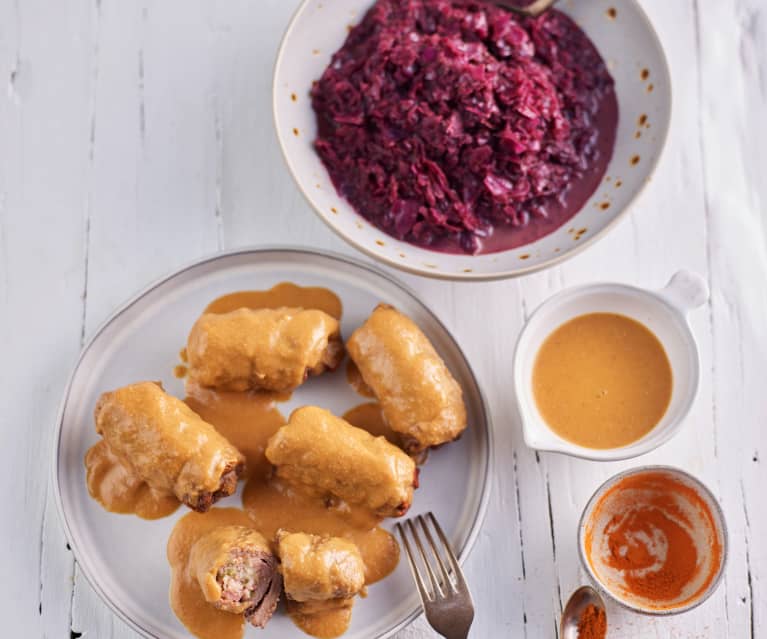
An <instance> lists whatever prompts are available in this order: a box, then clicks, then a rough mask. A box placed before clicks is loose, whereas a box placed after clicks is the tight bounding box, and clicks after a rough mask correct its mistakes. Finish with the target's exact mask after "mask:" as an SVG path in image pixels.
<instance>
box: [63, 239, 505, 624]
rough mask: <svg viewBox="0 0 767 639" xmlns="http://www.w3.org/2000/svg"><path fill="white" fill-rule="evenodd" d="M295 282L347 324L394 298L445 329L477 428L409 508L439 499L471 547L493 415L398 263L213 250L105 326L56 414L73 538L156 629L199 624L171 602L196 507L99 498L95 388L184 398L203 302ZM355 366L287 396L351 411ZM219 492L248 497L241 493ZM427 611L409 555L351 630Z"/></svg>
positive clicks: (438, 342)
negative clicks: (182, 376)
mask: <svg viewBox="0 0 767 639" xmlns="http://www.w3.org/2000/svg"><path fill="white" fill-rule="evenodd" d="M284 281H291V282H295V283H297V284H300V285H305V286H324V287H327V288H329V289H331V290H332V291H334V292H335V293H336V294H337V295H338V296H339V297H340V298H341V300H342V302H343V305H344V312H343V319H342V331H343V335H344V337H348V336H349V335H350V334H351V332H352V331H353V330H354V328H355V327H357V326H359V325H360V324H361V323H362V322H363V321H364V320H365V318H366V317H367V316H368V315H369V314H370V312H371V311H372V310H373V308H374V307H375V305H376V304H378V303H379V302H381V301H383V302H388V303H390V304H393V305H394V306H396V307H397V308H399V309H400V310H401V311H403V312H404V313H406V314H407V315H409V316H410V317H411V318H412V319H413V320H414V321H415V322H416V323H417V324H418V325H419V326H420V327H421V329H422V330H423V331H424V333H425V334H426V335H427V336H428V337H429V339H430V340H431V341H432V342H433V344H434V346H435V348H436V349H437V351H438V352H439V353H440V355H441V356H442V357H443V358H444V360H445V362H446V363H447V365H448V367H449V368H450V370H451V371H452V373H453V375H454V376H455V377H456V379H457V380H458V381H459V383H460V384H461V386H462V388H463V390H464V395H465V400H466V407H467V411H468V417H469V428H468V429H467V431H466V432H465V434H464V435H463V437H462V438H461V439H460V440H459V441H458V442H455V443H453V444H450V445H448V446H444V447H442V448H440V449H439V450H436V451H433V452H432V454H431V455H430V459H429V460H428V462H427V464H426V465H425V467H424V468H423V470H422V473H421V486H420V488H419V489H418V491H417V492H416V496H415V499H414V504H413V507H412V509H411V511H410V513H409V514H416V513H422V512H426V511H429V510H431V511H433V512H434V513H435V514H436V515H437V517H438V518H439V520H440V522H441V523H442V525H443V527H444V528H445V530H446V531H447V532H448V534H449V536H450V539H451V540H452V542H453V544H454V546H455V548H456V549H457V550H458V551H459V555H460V558H461V560H464V559H465V558H466V556H467V555H468V553H469V551H470V549H471V547H472V545H473V543H474V541H475V539H476V537H477V534H478V532H479V528H480V525H481V522H482V519H483V516H484V513H485V509H486V505H487V499H488V491H489V487H490V482H489V481H488V477H489V474H490V460H491V456H490V444H491V442H490V440H491V428H490V423H489V417H488V414H487V410H486V406H485V403H484V401H483V398H482V394H481V392H480V389H479V386H478V385H477V381H476V379H475V377H474V374H473V373H472V371H471V368H470V366H469V364H468V362H467V361H466V358H465V357H464V355H463V353H462V352H461V349H460V347H459V346H458V344H457V342H456V341H455V340H454V339H453V337H452V336H451V335H450V333H449V332H448V331H447V329H446V328H445V327H444V326H443V325H442V324H441V323H440V321H439V320H438V319H437V318H436V317H435V316H434V315H433V314H432V313H431V311H429V309H428V308H427V307H426V306H424V304H422V303H421V302H420V301H419V300H418V299H417V298H416V297H415V295H413V294H412V293H411V292H410V291H408V290H407V289H405V288H404V287H403V286H402V285H401V284H400V283H398V282H396V281H395V280H393V279H391V278H389V277H388V276H386V275H384V274H382V273H380V272H378V271H376V270H374V269H372V268H370V267H368V266H365V265H363V264H360V263H358V262H355V261H353V260H350V259H347V258H344V257H340V256H336V255H328V254H321V253H315V252H310V251H306V250H297V249H276V248H275V249H260V250H241V251H236V252H232V253H226V254H222V255H218V256H215V257H212V258H209V259H205V260H202V261H200V262H197V263H195V264H193V265H191V266H189V267H187V268H184V269H181V270H180V271H178V272H177V273H174V274H173V275H171V276H170V277H167V278H165V279H163V280H161V281H159V282H157V283H155V284H152V285H151V286H150V287H149V288H147V289H146V290H145V291H144V292H142V293H141V294H139V295H138V296H137V297H135V298H134V299H132V300H131V301H130V302H128V303H127V304H126V305H125V306H123V307H122V308H121V309H119V310H118V311H117V312H116V313H115V314H114V315H113V316H112V317H111V318H110V319H109V320H108V321H107V322H106V323H105V324H104V325H103V326H102V327H101V328H100V329H99V330H98V331H97V332H96V334H95V336H94V337H93V339H92V340H91V341H90V343H89V344H88V345H87V346H86V347H85V349H84V350H83V352H82V354H81V356H80V360H79V362H78V363H77V366H76V367H75V370H74V372H73V374H72V377H71V380H70V382H69V385H68V387H67V390H66V393H65V396H64V400H63V403H62V407H61V412H60V418H59V423H58V426H57V428H58V431H57V434H56V450H55V459H54V468H53V484H54V490H55V493H56V497H57V502H58V508H59V513H60V515H61V519H62V522H63V525H64V530H65V532H66V536H67V538H68V540H69V543H70V545H71V547H72V551H73V552H74V554H75V557H76V559H77V562H78V564H79V565H80V568H81V569H82V571H83V573H84V574H85V576H86V577H87V578H88V581H89V582H90V583H91V585H92V586H93V588H94V589H95V590H96V592H98V593H99V595H100V596H101V597H102V598H103V599H104V601H105V602H106V603H107V604H108V605H109V606H110V607H111V608H112V610H114V612H115V613H116V614H118V615H119V616H120V617H122V618H123V619H124V620H125V621H126V622H127V623H128V624H130V625H131V626H132V627H133V628H135V629H136V630H137V631H138V632H140V633H142V634H143V635H144V636H146V637H156V638H162V639H181V638H186V637H189V636H190V635H189V633H188V632H187V630H186V629H185V628H184V626H183V625H182V624H181V622H179V621H178V620H177V619H176V616H175V615H174V614H173V611H172V610H171V608H170V605H169V603H168V588H169V585H170V568H169V566H168V562H167V560H166V557H165V546H166V542H167V539H168V536H169V534H170V532H171V529H172V528H173V525H174V524H175V523H176V521H177V520H178V519H179V517H181V516H183V515H184V514H186V512H188V510H187V509H186V508H183V507H182V508H180V509H179V510H178V511H177V512H176V513H175V514H174V515H172V516H170V517H167V518H165V519H160V520H158V521H144V520H142V519H139V518H138V517H136V516H133V515H116V514H111V513H109V512H107V511H105V510H104V509H103V508H102V507H101V506H100V505H99V504H98V503H97V502H95V501H94V500H93V499H91V498H90V496H89V495H88V490H87V488H86V484H85V468H84V465H83V457H84V455H85V451H86V450H87V449H88V447H89V446H91V445H92V444H93V443H95V442H96V441H97V435H96V432H95V429H94V425H93V416H92V413H93V407H94V405H95V403H96V399H97V398H98V396H99V395H100V394H101V393H102V392H103V391H106V390H110V389H114V388H117V387H119V386H123V385H125V384H128V383H131V382H135V381H138V380H146V379H151V380H162V382H163V383H164V385H165V388H166V389H167V390H168V392H170V393H172V394H174V395H176V396H178V397H183V396H184V392H183V382H182V381H181V380H178V379H176V378H175V377H174V376H173V368H174V365H176V364H177V363H178V353H179V350H180V349H181V348H182V347H183V346H184V344H185V342H186V337H187V334H188V332H189V329H190V328H191V326H192V324H193V323H194V321H195V319H196V318H197V317H198V316H199V315H200V313H201V312H202V310H203V309H204V308H205V306H206V305H207V304H208V303H209V302H210V301H212V300H213V299H215V298H216V297H218V296H220V295H223V294H225V293H229V292H233V291H238V290H248V289H268V288H271V287H272V286H274V285H275V284H278V283H280V282H284ZM344 369H345V364H344V365H342V366H341V367H340V368H339V370H338V371H336V372H335V373H333V374H326V375H324V376H322V377H319V378H316V379H312V380H309V381H308V382H307V383H306V384H304V386H302V387H301V388H300V389H299V390H297V391H296V392H295V393H294V394H293V397H292V399H291V400H290V401H289V402H287V403H285V404H282V405H281V406H280V409H281V411H282V413H283V414H284V415H286V416H287V415H288V414H289V413H290V411H291V410H292V409H294V408H296V407H297V406H301V405H304V404H314V405H318V406H322V407H325V408H327V409H329V410H331V411H333V412H334V413H336V414H342V413H343V412H344V411H346V410H347V409H349V408H351V407H353V406H355V405H357V404H360V403H362V402H363V401H365V400H364V398H361V397H360V396H358V395H357V394H355V393H354V391H353V390H352V389H351V388H350V387H349V385H348V383H347V382H346V376H345V373H344ZM240 489H241V486H240ZM218 505H220V506H236V507H239V506H241V501H240V492H239V491H238V493H237V495H235V496H232V497H230V498H228V499H225V500H223V501H221V502H219V504H218ZM393 522H394V520H386V521H385V522H384V526H385V527H386V528H388V529H390V530H391V528H392V524H393ZM419 611H420V606H419V603H418V600H417V597H416V593H415V588H414V585H413V583H412V578H411V576H410V574H409V571H408V567H407V562H406V561H405V560H404V558H403V559H402V561H400V564H399V566H398V567H397V569H396V571H395V572H394V573H393V574H392V575H390V576H389V577H388V578H387V579H385V580H383V581H382V582H380V583H378V584H375V585H373V586H372V587H371V588H370V595H369V596H368V597H367V598H366V599H360V600H359V601H358V602H357V603H356V604H355V607H354V614H353V617H352V623H351V627H350V628H349V631H348V632H347V634H346V635H345V638H346V639H363V638H364V639H370V638H371V637H388V636H390V635H392V634H393V633H395V632H396V631H397V630H399V629H401V628H402V627H404V626H405V625H406V624H408V623H409V622H410V621H412V620H413V619H414V618H415V617H416V616H417V614H418V613H419ZM306 636H307V635H304V634H303V633H302V632H301V631H300V630H298V628H296V627H295V626H294V625H293V623H292V622H291V621H290V620H289V619H288V618H287V616H286V615H284V613H282V612H279V613H278V614H277V615H275V617H274V618H273V619H272V621H271V622H270V623H269V625H268V627H267V628H266V630H265V631H257V630H256V629H254V628H250V627H249V628H248V629H247V630H246V637H265V638H266V637H271V638H275V639H277V638H280V639H282V638H288V637H306Z"/></svg>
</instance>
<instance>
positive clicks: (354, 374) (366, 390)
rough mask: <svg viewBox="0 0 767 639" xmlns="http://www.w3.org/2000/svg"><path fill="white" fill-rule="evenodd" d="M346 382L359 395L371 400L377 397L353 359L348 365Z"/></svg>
mask: <svg viewBox="0 0 767 639" xmlns="http://www.w3.org/2000/svg"><path fill="white" fill-rule="evenodd" d="M346 381H347V382H348V383H349V386H351V387H352V388H353V389H354V391H355V392H356V393H357V395H361V396H362V397H370V398H374V397H375V393H373V390H372V389H371V388H370V386H368V385H367V384H366V383H365V380H364V379H362V373H360V369H359V368H357V365H356V364H355V363H354V362H353V361H352V360H351V359H350V360H349V361H348V362H347V363H346ZM347 421H348V420H347Z"/></svg>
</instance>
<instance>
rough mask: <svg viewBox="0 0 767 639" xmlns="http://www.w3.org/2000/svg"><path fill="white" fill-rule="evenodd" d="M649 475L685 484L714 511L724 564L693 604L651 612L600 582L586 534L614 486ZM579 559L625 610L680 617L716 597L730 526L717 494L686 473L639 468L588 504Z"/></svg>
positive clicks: (617, 478) (613, 479)
mask: <svg viewBox="0 0 767 639" xmlns="http://www.w3.org/2000/svg"><path fill="white" fill-rule="evenodd" d="M648 471H656V472H662V473H666V474H668V475H670V476H671V477H672V478H674V479H676V480H678V481H680V482H682V484H684V485H686V486H688V487H690V488H692V489H693V490H694V491H695V492H696V493H697V494H698V495H699V496H700V498H701V499H702V500H703V502H704V503H705V504H706V506H708V509H709V510H710V511H711V515H712V516H713V519H714V522H713V523H714V528H715V530H713V531H711V532H712V533H713V534H714V535H715V536H716V537H717V540H718V542H719V544H720V546H721V548H722V557H721V562H720V564H719V566H718V569H717V571H716V574H715V575H714V578H713V579H712V580H711V583H710V584H709V585H708V587H707V588H706V590H705V591H704V592H703V593H701V594H700V596H698V597H697V598H695V599H694V600H693V601H690V602H688V603H687V604H684V605H682V606H677V607H675V608H648V607H647V606H646V605H643V604H642V603H640V602H639V600H636V599H632V598H629V597H627V596H626V595H625V594H622V593H621V592H620V591H621V589H620V587H617V588H616V587H615V586H614V585H613V584H611V583H609V582H607V581H606V580H605V579H603V578H600V575H599V574H598V573H597V571H596V570H595V569H594V567H593V566H592V565H591V562H590V561H589V558H588V554H589V553H588V549H587V548H586V546H587V541H586V540H587V538H588V535H587V532H588V529H589V528H590V524H591V523H592V522H591V520H592V516H593V513H594V511H595V509H596V508H597V505H598V504H599V503H600V502H601V500H602V497H603V496H604V495H605V493H607V492H608V491H609V490H610V489H611V488H612V487H613V486H615V485H616V484H617V483H619V482H620V481H622V480H623V479H625V478H626V477H631V476H634V475H639V474H641V473H644V472H648ZM606 516H608V517H609V515H606ZM702 532H703V531H702ZM595 545H597V547H598V545H599V539H598V537H597V541H596V543H595ZM578 555H579V556H580V559H581V564H582V565H583V568H584V570H585V571H586V573H587V574H588V575H589V577H590V578H591V580H592V581H593V582H594V583H595V584H596V585H597V587H598V588H599V589H600V590H601V591H602V592H604V593H605V594H606V595H607V596H608V597H610V598H611V599H613V600H614V601H616V602H617V603H619V604H620V605H622V606H623V607H625V608H628V609H629V610H632V611H634V612H638V613H640V614H645V615H656V616H665V615H677V614H680V613H683V612H687V611H688V610H692V609H693V608H696V607H697V606H699V605H701V604H702V603H703V602H704V601H706V599H708V598H709V597H710V596H711V595H712V594H714V592H715V591H716V589H717V587H718V586H719V583H720V582H721V581H722V577H723V576H724V569H725V566H726V565H727V559H728V555H729V537H728V534H727V524H726V521H725V518H724V512H722V508H721V506H720V505H719V502H718V501H717V499H716V497H715V496H714V494H713V493H712V492H711V491H710V490H709V489H708V488H707V487H706V486H705V485H704V484H703V483H702V482H701V481H700V480H698V479H696V478H695V477H693V476H692V475H690V474H689V473H686V472H684V471H683V470H679V469H678V468H672V467H671V466H641V467H639V468H633V469H631V470H627V471H625V472H622V473H618V474H617V475H615V476H614V477H611V478H610V479H608V480H607V481H606V482H605V483H604V484H602V485H601V486H600V487H599V488H598V489H597V491H596V492H595V493H594V495H593V496H592V497H591V499H590V500H589V502H588V504H586V508H584V509H583V514H582V515H581V520H580V523H579V525H578Z"/></svg>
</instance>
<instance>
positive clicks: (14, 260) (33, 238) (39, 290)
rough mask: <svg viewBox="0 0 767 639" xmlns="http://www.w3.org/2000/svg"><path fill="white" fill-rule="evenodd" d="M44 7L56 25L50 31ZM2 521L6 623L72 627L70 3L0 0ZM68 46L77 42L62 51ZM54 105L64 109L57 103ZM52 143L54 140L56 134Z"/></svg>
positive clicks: (76, 243)
mask: <svg viewBox="0 0 767 639" xmlns="http://www.w3.org/2000/svg"><path fill="white" fill-rule="evenodd" d="M43 13H44V14H45V15H46V18H47V19H48V20H51V21H52V24H56V26H57V28H56V31H55V33H45V32H43V31H41V30H40V28H39V27H40V23H39V20H38V16H39V14H43ZM0 23H2V27H0V29H2V31H1V32H0V52H1V53H0V80H1V82H2V93H0V139H2V140H3V152H2V153H1V154H0V353H2V357H0V387H1V388H2V406H3V415H2V428H1V429H0V450H2V451H3V453H2V467H3V474H4V477H5V485H6V486H7V487H8V490H7V495H6V497H5V499H4V502H5V508H6V509H7V510H6V515H5V516H3V518H2V521H1V522H0V535H1V537H0V538H2V540H3V544H2V547H1V548H0V558H1V561H2V565H3V570H4V574H5V578H4V579H3V580H2V585H0V601H2V602H3V604H2V609H3V612H4V613H5V614H4V619H5V621H4V633H5V634H6V635H8V636H15V637H34V636H38V637H39V636H47V637H54V636H63V635H65V633H68V628H69V615H70V605H69V604H70V593H71V581H72V570H73V560H72V557H71V553H69V552H68V551H67V549H66V547H65V541H64V538H63V535H62V533H61V530H60V528H59V525H58V521H57V516H56V514H55V508H54V507H53V502H52V500H51V499H50V492H49V482H48V480H49V470H50V466H49V460H50V451H51V446H52V445H53V442H52V437H51V435H52V432H53V424H54V421H55V418H56V412H57V408H58V402H59V399H60V396H61V393H62V391H63V388H64V384H65V382H66V378H67V374H68V370H69V369H70V367H71V366H72V363H73V361H74V358H75V357H76V355H77V352H78V350H79V347H80V332H81V331H80V327H81V318H82V300H81V294H82V291H83V274H84V260H83V256H84V230H85V224H84V219H83V203H84V199H85V192H84V189H83V184H82V181H81V180H79V179H78V178H79V174H80V172H81V171H82V168H83V163H82V162H81V161H78V160H79V158H76V157H71V156H70V153H71V152H72V151H73V150H74V149H76V148H77V146H78V140H79V139H80V138H81V136H82V137H86V136H87V129H86V127H85V126H84V124H85V122H84V120H83V119H82V118H80V117H78V113H81V112H85V111H86V110H87V103H86V99H87V90H86V87H87V72H85V71H84V69H87V63H86V60H87V55H88V51H87V48H86V47H85V46H83V41H82V40H81V39H80V38H81V36H83V35H85V33H86V31H87V16H83V15H82V13H80V12H79V11H78V10H77V7H76V6H74V3H72V2H61V3H57V4H56V5H55V6H52V7H46V8H43V7H42V5H41V4H40V3H24V4H23V5H22V4H21V3H19V2H15V3H10V2H9V3H3V4H2V5H1V6H0ZM62 49H66V50H67V51H68V55H67V56H65V57H62V56H60V52H61V50H62ZM52 105H56V108H55V109H53V108H51V106H52ZM52 142H53V144H52Z"/></svg>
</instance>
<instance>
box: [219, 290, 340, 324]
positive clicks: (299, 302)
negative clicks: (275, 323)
mask: <svg viewBox="0 0 767 639" xmlns="http://www.w3.org/2000/svg"><path fill="white" fill-rule="evenodd" d="M283 307H293V308H316V309H319V310H320V311H325V312H326V313H327V314H328V315H330V316H331V317H335V318H336V319H341V314H342V312H343V305H342V304H341V299H340V298H339V297H338V295H336V294H335V293H334V292H333V291H331V290H329V289H326V288H321V287H313V286H309V287H307V286H298V285H297V284H293V283H291V282H282V283H281V284H277V285H276V286H274V287H272V288H270V289H269V290H268V291H237V292H235V293H230V294H228V295H222V296H221V297H219V298H217V299H215V300H213V301H212V302H211V303H210V304H208V306H206V307H205V312H206V313H229V312H231V311H236V310H237V309H238V308H252V309H259V308H283Z"/></svg>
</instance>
